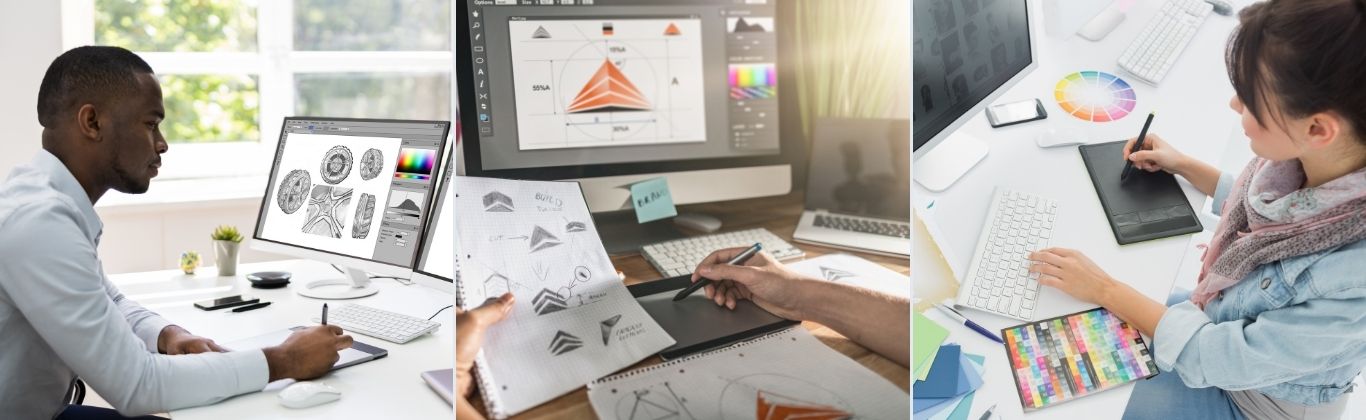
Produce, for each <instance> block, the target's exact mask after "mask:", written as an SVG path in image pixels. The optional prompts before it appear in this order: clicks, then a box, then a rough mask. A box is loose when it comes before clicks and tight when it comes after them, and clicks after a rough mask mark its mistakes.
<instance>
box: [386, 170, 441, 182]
mask: <svg viewBox="0 0 1366 420" xmlns="http://www.w3.org/2000/svg"><path fill="white" fill-rule="evenodd" d="M394 178H398V179H414V180H419V181H425V180H428V179H432V176H431V175H419V174H405V173H402V172H400V173H396V174H394Z"/></svg>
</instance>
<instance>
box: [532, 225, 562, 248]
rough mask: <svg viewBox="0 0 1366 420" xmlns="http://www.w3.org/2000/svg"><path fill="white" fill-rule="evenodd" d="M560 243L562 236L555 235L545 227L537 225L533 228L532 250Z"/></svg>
mask: <svg viewBox="0 0 1366 420" xmlns="http://www.w3.org/2000/svg"><path fill="white" fill-rule="evenodd" d="M560 243H561V242H560V238H557V237H555V235H553V234H551V233H550V231H548V230H545V228H543V227H540V226H536V227H535V228H534V229H532V230H531V243H530V245H531V252H536V251H540V250H543V249H546V248H551V247H555V246H559V245H560Z"/></svg>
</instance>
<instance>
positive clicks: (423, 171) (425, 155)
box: [394, 148, 436, 180]
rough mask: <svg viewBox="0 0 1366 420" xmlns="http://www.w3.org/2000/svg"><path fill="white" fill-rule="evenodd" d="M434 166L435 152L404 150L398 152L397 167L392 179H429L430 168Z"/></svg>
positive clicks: (430, 150) (431, 150) (429, 150)
mask: <svg viewBox="0 0 1366 420" xmlns="http://www.w3.org/2000/svg"><path fill="white" fill-rule="evenodd" d="M434 166H436V150H433V149H410V148H404V149H403V150H400V151H399V152H398V165H397V168H395V170H394V178H403V179H418V180H423V179H429V178H431V176H432V167H434Z"/></svg>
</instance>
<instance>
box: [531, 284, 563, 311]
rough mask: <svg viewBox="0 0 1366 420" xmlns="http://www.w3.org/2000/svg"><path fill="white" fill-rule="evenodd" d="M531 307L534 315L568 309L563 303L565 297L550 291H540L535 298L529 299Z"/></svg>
mask: <svg viewBox="0 0 1366 420" xmlns="http://www.w3.org/2000/svg"><path fill="white" fill-rule="evenodd" d="M531 305H532V307H533V308H535V310H536V315H545V314H549V313H554V312H559V311H563V310H565V309H569V304H568V303H567V302H565V297H564V296H562V295H560V294H559V293H558V292H555V291H553V290H550V289H541V292H540V293H537V294H536V297H534V298H531Z"/></svg>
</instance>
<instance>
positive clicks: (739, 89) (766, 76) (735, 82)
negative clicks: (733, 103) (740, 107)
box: [730, 63, 778, 100]
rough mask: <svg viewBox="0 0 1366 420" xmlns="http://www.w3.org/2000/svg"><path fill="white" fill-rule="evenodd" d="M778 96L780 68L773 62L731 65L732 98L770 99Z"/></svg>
mask: <svg viewBox="0 0 1366 420" xmlns="http://www.w3.org/2000/svg"><path fill="white" fill-rule="evenodd" d="M776 96H778V69H777V67H774V65H773V63H759V64H731V65H730V98H731V99H735V100H746V99H768V98H773V97H776Z"/></svg>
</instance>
